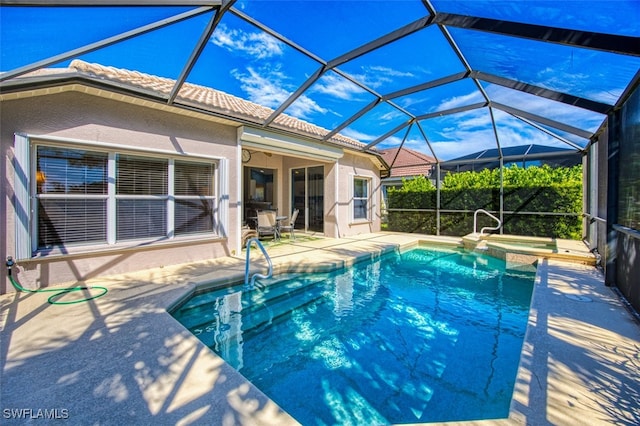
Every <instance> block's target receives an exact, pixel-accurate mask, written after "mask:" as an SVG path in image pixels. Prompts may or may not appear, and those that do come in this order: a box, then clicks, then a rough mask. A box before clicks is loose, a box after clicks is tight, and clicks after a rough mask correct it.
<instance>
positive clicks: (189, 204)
mask: <svg viewBox="0 0 640 426" xmlns="http://www.w3.org/2000/svg"><path fill="white" fill-rule="evenodd" d="M34 152H35V157H36V158H35V164H36V170H35V176H34V177H35V185H34V191H35V194H34V198H35V202H36V205H37V220H35V221H34V222H35V223H36V225H35V226H36V229H35V231H36V235H37V238H36V239H34V242H35V240H37V247H38V249H39V250H47V249H51V248H53V247H56V246H66V245H69V244H114V243H118V242H123V241H129V240H139V239H143V240H145V239H147V240H148V239H162V238H171V237H173V236H182V235H192V234H204V233H213V232H214V229H215V226H214V224H215V214H214V212H215V200H216V197H215V195H216V189H215V167H216V165H215V164H213V163H211V162H201V161H195V160H194V161H185V160H182V159H180V160H177V159H176V160H174V159H173V158H169V157H167V158H162V157H160V156H155V157H151V156H149V157H146V156H142V155H130V154H126V153H116V152H98V151H95V152H94V151H89V150H83V149H76V148H68V147H56V146H43V145H38V146H36V148H35V151H34ZM110 235H112V237H109V236H110Z"/></svg>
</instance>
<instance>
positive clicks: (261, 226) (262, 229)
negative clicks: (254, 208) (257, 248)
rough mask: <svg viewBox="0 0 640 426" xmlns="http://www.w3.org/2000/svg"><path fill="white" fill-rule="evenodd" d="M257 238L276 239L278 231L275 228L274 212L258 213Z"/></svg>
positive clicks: (264, 211)
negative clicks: (269, 236) (268, 237)
mask: <svg viewBox="0 0 640 426" xmlns="http://www.w3.org/2000/svg"><path fill="white" fill-rule="evenodd" d="M257 231H258V238H262V237H265V236H268V235H271V236H273V238H276V239H277V238H278V230H277V228H276V212H274V211H269V210H263V211H259V212H258V229H257Z"/></svg>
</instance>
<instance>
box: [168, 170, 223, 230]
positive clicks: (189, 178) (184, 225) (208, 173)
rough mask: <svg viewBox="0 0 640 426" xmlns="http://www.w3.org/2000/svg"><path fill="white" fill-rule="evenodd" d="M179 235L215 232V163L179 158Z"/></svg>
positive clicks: (177, 193)
mask: <svg viewBox="0 0 640 426" xmlns="http://www.w3.org/2000/svg"><path fill="white" fill-rule="evenodd" d="M174 170H175V178H174V188H175V209H174V210H175V219H174V225H175V235H184V234H192V233H199V232H213V226H214V223H213V217H214V214H213V210H214V201H215V200H214V198H213V195H214V190H213V185H214V172H215V170H214V166H213V165H212V164H207V163H195V162H183V161H176V162H175V166H174Z"/></svg>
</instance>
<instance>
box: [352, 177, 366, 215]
mask: <svg viewBox="0 0 640 426" xmlns="http://www.w3.org/2000/svg"><path fill="white" fill-rule="evenodd" d="M368 199H369V179H367V178H359V177H354V178H353V219H354V220H361V219H368V218H369V215H368V211H369V209H368V208H367V203H368Z"/></svg>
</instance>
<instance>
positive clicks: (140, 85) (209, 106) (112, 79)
mask: <svg viewBox="0 0 640 426" xmlns="http://www.w3.org/2000/svg"><path fill="white" fill-rule="evenodd" d="M70 73H73V75H72V76H70V75H69V74H70ZM64 77H67V78H68V77H87V78H90V79H92V80H94V81H95V80H98V81H99V82H101V83H106V84H108V85H111V86H114V88H119V89H121V88H123V86H124V87H126V88H128V89H130V90H134V91H136V92H137V93H138V94H141V95H147V96H148V95H152V96H155V97H156V98H157V100H158V101H163V100H164V101H165V102H166V99H168V98H169V95H170V94H171V91H172V90H173V88H174V86H175V84H176V81H175V80H172V79H169V78H164V77H158V76H154V75H150V74H145V73H141V72H138V71H130V70H126V69H120V68H114V67H109V66H104V65H100V64H91V63H88V62H84V61H81V60H78V59H76V60H74V61H72V62H71V64H70V65H69V68H66V69H60V68H57V69H40V70H38V71H34V72H32V73H29V74H26V75H25V76H23V77H20V78H14V79H13V82H19V81H20V80H22V81H24V80H27V79H35V80H37V81H38V82H41V81H40V80H43V79H44V80H47V79H52V80H53V79H61V80H60V81H63V82H64V79H63V78H64ZM11 82H12V80H8V81H7V82H5V83H4V85H7V83H8V85H10V84H11ZM35 82H36V81H34V83H35ZM8 85H7V86H8ZM7 86H5V87H3V93H6V92H8V91H10V90H9V88H8V87H7ZM19 87H23V86H22V85H20V86H19ZM174 105H175V106H179V105H187V106H195V107H199V108H200V109H202V110H203V111H205V112H211V113H214V114H220V115H221V116H223V117H226V118H231V119H233V118H236V119H238V121H239V122H240V123H245V124H248V123H251V124H256V125H258V126H263V124H264V123H265V121H266V120H267V119H268V118H269V117H271V115H272V114H273V113H274V110H272V109H271V108H266V107H263V106H261V105H258V104H256V103H253V102H250V101H247V100H245V99H241V98H238V97H236V96H233V95H230V94H228V93H225V92H221V91H219V90H216V89H212V88H209V87H205V86H200V85H197V84H192V83H184V84H183V85H182V87H181V89H180V91H179V92H178V95H177V96H176V99H175V101H174ZM268 127H269V128H272V129H279V130H284V131H288V132H293V133H296V134H299V135H307V136H310V137H312V138H315V139H324V138H325V137H326V136H327V135H328V134H329V131H328V130H326V129H323V128H322V127H319V126H316V125H314V124H311V123H308V122H306V121H303V120H300V119H298V118H295V117H292V116H289V115H286V114H280V115H278V116H277V117H276V118H275V120H274V121H273V122H272V123H270V124H269V126H268ZM327 141H328V142H330V143H333V144H337V145H341V146H343V147H348V148H355V149H359V150H362V149H363V147H364V146H365V145H364V144H363V143H361V142H359V141H356V140H354V139H351V138H348V137H346V136H343V135H341V134H335V135H333V136H332V137H331V138H329V139H328V140H327ZM370 151H371V152H370V153H373V154H375V152H374V151H375V150H370Z"/></svg>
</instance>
